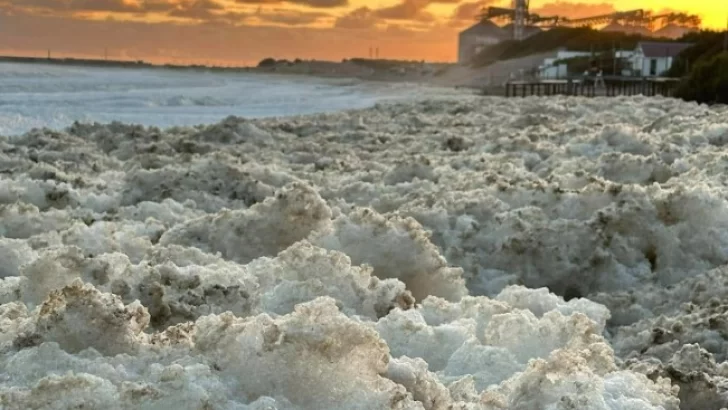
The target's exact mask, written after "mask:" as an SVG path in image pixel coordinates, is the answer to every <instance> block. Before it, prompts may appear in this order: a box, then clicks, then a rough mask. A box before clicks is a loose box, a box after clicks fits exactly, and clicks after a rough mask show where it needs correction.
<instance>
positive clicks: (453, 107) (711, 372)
mask: <svg viewBox="0 0 728 410" xmlns="http://www.w3.org/2000/svg"><path fill="white" fill-rule="evenodd" d="M54 75H60V76H62V77H63V76H67V75H69V74H68V73H67V72H64V71H63V70H61V71H59V72H58V73H56V72H55V71H52V72H48V76H49V78H51V77H53V76H54ZM16 76H19V77H21V78H22V76H23V75H22V74H21V73H16ZM8 81H9V80H8ZM79 81H80V80H79ZM160 81H162V80H160ZM170 81H172V80H170ZM199 81H201V82H205V81H212V80H210V79H205V78H203V79H200V80H199ZM104 92H106V91H104ZM187 98H189V96H185V97H184V99H182V100H176V101H178V102H179V104H177V105H179V106H186V105H187V102H186V101H187V100H186V99H187ZM215 98H216V99H217V98H223V97H222V96H218V97H215ZM190 101H191V100H190ZM205 101H209V100H205ZM213 105H214V104H213ZM726 114H728V111H726V109H725V108H712V109H710V108H707V107H704V106H698V105H695V104H689V103H682V102H678V101H676V100H667V99H660V98H657V99H645V98H612V99H600V98H595V99H574V98H560V97H557V98H551V99H541V98H530V99H500V98H476V97H472V96H467V95H462V96H460V97H458V98H454V99H453V98H449V97H447V96H441V97H438V98H435V99H430V100H426V101H421V102H417V103H414V102H409V103H402V104H396V105H390V104H385V105H381V104H380V105H377V106H375V107H373V108H370V109H365V110H358V111H348V112H339V113H329V114H318V115H313V116H308V117H291V118H269V119H257V120H251V119H242V118H236V117H229V118H226V119H225V120H224V121H222V122H219V123H216V124H213V125H209V126H197V127H179V128H173V129H168V130H160V129H157V128H144V127H139V126H133V125H125V124H122V123H115V124H109V125H83V124H77V125H75V126H73V127H71V128H69V129H68V130H67V131H65V132H52V131H48V130H46V131H35V132H31V133H28V134H25V135H22V136H16V137H13V138H2V139H0V170H2V172H3V174H2V175H3V177H2V179H1V180H0V217H1V218H0V233H1V234H2V235H1V236H2V238H0V258H2V260H3V262H5V263H4V264H3V266H2V268H0V303H1V305H0V350H1V352H2V355H0V374H1V375H4V376H2V377H0V405H2V407H3V408H8V409H25V408H68V407H73V406H76V405H79V404H80V403H84V404H85V405H86V406H87V407H90V408H103V407H108V408H122V409H127V408H128V409H131V408H150V409H168V408H180V409H199V408H224V409H272V408H277V409H322V408H342V409H382V408H392V409H428V410H429V409H438V410H439V409H477V410H497V409H524V410H525V409H534V408H550V409H551V408H552V409H566V408H589V409H610V410H617V409H620V410H621V409H639V410H642V409H654V410H657V409H668V410H672V409H678V408H681V409H694V408H701V409H720V408H721V407H724V406H726V405H728V400H727V398H728V394H726V392H727V391H728V370H727V369H728V364H726V362H725V360H726V359H727V355H726V351H727V350H726V349H727V348H728V343H727V342H726V338H725V336H724V335H726V334H728V330H727V329H726V323H727V322H726V321H725V312H726V305H725V304H724V303H723V300H724V299H725V297H728V290H727V289H728V286H726V284H728V273H727V272H728V271H726V268H725V265H726V262H728V236H726V234H725V232H727V231H728V202H727V201H728V195H726V193H725V192H726V191H725V186H726V178H725V176H724V175H725V170H726V169H728V162H726V160H725V158H724V157H725V156H724V153H723V150H722V141H723V139H722V138H723V136H722V133H724V131H725V127H724V124H725V118H726Z"/></svg>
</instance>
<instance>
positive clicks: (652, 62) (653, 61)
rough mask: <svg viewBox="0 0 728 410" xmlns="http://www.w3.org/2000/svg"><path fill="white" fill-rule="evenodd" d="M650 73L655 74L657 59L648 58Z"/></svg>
mask: <svg viewBox="0 0 728 410" xmlns="http://www.w3.org/2000/svg"><path fill="white" fill-rule="evenodd" d="M650 75H657V59H656V58H651V59H650Z"/></svg>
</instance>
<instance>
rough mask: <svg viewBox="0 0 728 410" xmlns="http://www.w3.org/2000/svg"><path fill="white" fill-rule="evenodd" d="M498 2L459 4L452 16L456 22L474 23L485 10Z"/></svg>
mask: <svg viewBox="0 0 728 410" xmlns="http://www.w3.org/2000/svg"><path fill="white" fill-rule="evenodd" d="M496 2H497V0H481V1H473V2H468V3H462V4H459V5H458V7H457V8H456V9H455V11H454V12H453V14H452V19H453V20H456V21H469V22H470V21H474V20H475V19H477V18H478V16H479V15H480V13H481V12H482V11H483V9H484V8H486V7H488V6H491V5H493V4H494V3H496Z"/></svg>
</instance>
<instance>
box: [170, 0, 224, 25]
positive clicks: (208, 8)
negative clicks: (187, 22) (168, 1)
mask: <svg viewBox="0 0 728 410" xmlns="http://www.w3.org/2000/svg"><path fill="white" fill-rule="evenodd" d="M223 10H225V8H224V7H223V6H222V5H220V3H217V2H215V1H214V0H194V1H192V2H186V3H180V4H179V5H177V7H175V8H174V9H173V10H171V11H169V12H168V15H170V16H172V17H182V18H188V19H194V20H217V19H218V18H220V17H221V16H220V12H222V11H223Z"/></svg>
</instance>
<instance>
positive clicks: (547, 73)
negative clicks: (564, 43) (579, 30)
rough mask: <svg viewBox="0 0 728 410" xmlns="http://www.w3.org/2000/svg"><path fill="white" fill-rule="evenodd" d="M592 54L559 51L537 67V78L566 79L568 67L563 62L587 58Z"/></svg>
mask: <svg viewBox="0 0 728 410" xmlns="http://www.w3.org/2000/svg"><path fill="white" fill-rule="evenodd" d="M591 54H592V53H590V52H588V51H567V50H560V51H557V52H556V55H555V56H554V57H549V58H546V59H544V60H543V64H541V65H540V66H539V67H538V77H539V78H541V79H544V80H555V79H561V78H566V77H568V75H569V73H568V65H567V64H566V63H565V62H563V60H568V59H571V58H578V57H589V56H590V55H591ZM557 62H559V63H557Z"/></svg>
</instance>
